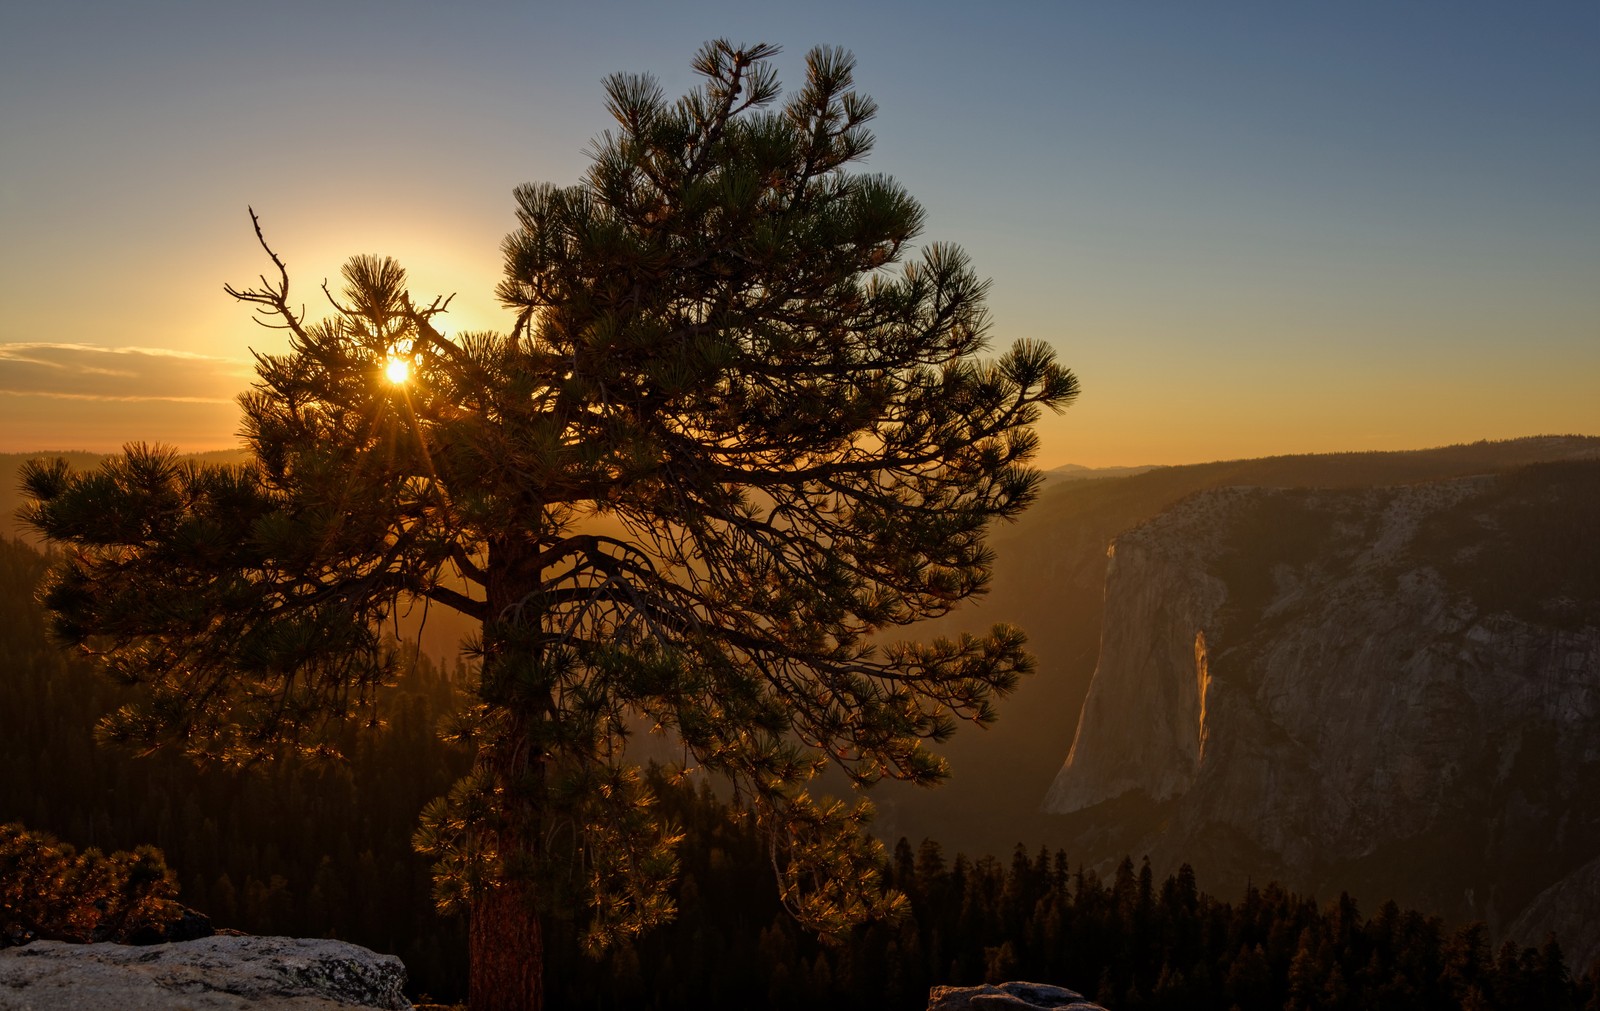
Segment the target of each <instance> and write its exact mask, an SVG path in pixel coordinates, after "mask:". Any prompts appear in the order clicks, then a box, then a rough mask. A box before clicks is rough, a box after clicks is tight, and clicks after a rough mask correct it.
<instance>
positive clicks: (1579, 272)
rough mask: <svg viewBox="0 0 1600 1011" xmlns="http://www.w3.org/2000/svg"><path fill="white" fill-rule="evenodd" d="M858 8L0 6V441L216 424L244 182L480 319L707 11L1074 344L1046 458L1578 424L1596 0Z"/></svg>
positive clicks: (312, 233) (1582, 414) (1586, 326)
mask: <svg viewBox="0 0 1600 1011" xmlns="http://www.w3.org/2000/svg"><path fill="white" fill-rule="evenodd" d="M862 6H863V7H866V9H864V10H863V9H855V7H854V6H853V5H847V4H842V3H829V2H822V3H807V4H804V5H785V6H782V7H777V6H772V7H763V6H761V5H756V4H749V3H745V4H732V3H709V2H707V3H694V4H635V3H621V2H595V3H588V4H584V5H581V6H580V5H554V4H540V3H527V2H525V3H520V4H512V3H483V4H475V3H467V4H462V5H458V6H455V7H451V8H448V9H447V8H445V7H443V6H442V5H431V4H420V3H403V2H402V3H382V4H379V3H327V4H309V3H276V4H272V5H244V4H231V3H192V4H176V3H168V4H162V3H154V4H142V5H128V4H109V3H74V2H71V0H63V2H58V3H54V4H51V5H48V6H47V5H38V6H37V7H25V6H24V5H20V4H12V5H8V6H7V7H6V9H5V10H4V12H3V13H0V235H4V236H5V241H4V242H3V243H0V304H3V305H4V306H5V307H6V312H5V314H4V316H3V317H0V450H18V449H34V448H63V449H64V448H78V447H85V448H96V449H104V448H113V447H114V446H116V445H118V444H120V443H121V442H122V441H123V440H125V439H129V438H151V439H161V440H164V441H168V442H174V443H177V444H179V445H183V446H189V447H193V448H211V447H214V446H218V445H223V444H227V443H228V442H229V441H230V440H231V437H232V436H231V433H232V431H233V427H234V417H235V411H234V408H233V407H232V404H231V397H232V396H233V394H234V393H235V392H237V391H238V389H240V388H242V386H243V384H244V382H246V381H247V379H248V368H247V365H246V364H245V363H247V360H248V350H247V349H248V348H249V347H252V346H253V347H256V348H257V349H262V350H266V349H272V348H274V347H276V346H277V345H276V344H275V338H274V336H273V335H271V334H268V333H266V332H264V331H260V330H258V329H252V327H251V325H250V323H249V314H248V312H246V311H245V310H244V309H243V308H242V307H240V306H237V305H235V304H233V303H231V302H230V301H229V300H228V299H227V298H226V296H224V295H223V294H222V291H221V286H222V284H223V283H224V282H227V281H233V282H246V281H249V280H250V279H252V278H253V277H254V275H255V274H256V273H257V272H259V270H260V268H261V266H262V264H261V262H259V256H258V253H257V251H256V250H255V249H254V247H253V244H252V241H251V236H250V232H249V222H248V218H247V217H246V214H245V206H246V205H247V204H250V205H254V206H255V207H256V209H257V210H258V211H260V212H261V213H262V216H263V220H264V223H265V226H266V228H267V230H268V235H269V237H270V238H271V239H272V240H273V242H274V244H275V245H276V246H277V247H278V249H279V251H280V252H282V253H283V255H284V256H285V258H286V259H287V260H288V261H289V264H290V266H291V268H292V269H293V270H294V271H295V276H296V280H297V283H298V285H299V290H300V291H301V292H302V293H304V294H305V295H306V298H307V301H308V302H311V303H312V305H313V306H314V305H315V302H314V300H313V299H312V298H311V295H312V294H314V293H315V291H316V285H317V284H318V283H319V282H320V281H321V279H322V278H324V277H329V276H335V275H336V274H337V270H338V266H339V264H340V263H341V262H342V261H343V259H344V258H345V257H346V256H348V255H350V254H353V253H359V252H382V253H387V254H390V255H394V256H396V257H397V258H399V259H400V260H401V261H402V262H404V263H406V264H407V265H408V267H410V268H411V273H412V276H413V280H414V282H415V283H416V286H417V288H418V289H419V290H420V291H422V292H426V293H429V294H431V293H433V292H434V291H436V290H437V291H447V292H448V291H456V292H458V293H459V294H458V297H457V301H456V305H457V307H458V308H459V314H458V316H459V318H458V321H457V325H458V326H461V327H468V326H473V327H476V326H492V325H497V324H498V323H499V322H500V320H501V316H500V313H499V310H498V309H497V307H496V306H495V304H494V300H493V297H492V294H491V291H492V288H493V285H494V283H495V281H496V279H497V274H498V270H499V249H498V245H499V241H500V238H501V237H502V236H503V234H504V233H505V232H506V231H507V230H508V229H509V227H510V225H511V200H510V191H511V189H512V187H513V186H515V185H517V184H519V183H522V182H526V181H535V180H540V181H550V182H556V183H570V182H573V181H575V180H576V179H577V177H578V175H579V173H580V172H581V171H582V170H583V167H584V154H583V152H584V148H585V145H586V144H587V142H588V139H589V138H590V137H592V136H594V135H595V134H596V133H598V132H599V131H600V130H602V129H604V128H605V126H606V121H605V114H604V111H603V109H602V96H601V90H600V81H601V78H602V77H603V76H604V75H606V74H607V73H610V72H612V71H617V70H628V71H650V72H653V73H655V74H656V75H657V76H658V77H659V78H661V80H662V81H663V83H664V85H665V86H666V88H667V89H668V91H669V92H670V93H680V92H681V91H683V90H684V89H686V88H687V87H689V86H690V85H691V84H692V83H693V81H692V75H691V74H690V73H689V71H688V62H689V58H690V56H691V54H692V53H693V51H694V50H695V49H696V48H697V47H698V46H699V44H700V43H701V42H703V41H705V40H706V39H708V38H712V37H717V36H725V37H728V38H730V39H732V40H734V41H748V42H754V41H770V42H776V43H779V44H781V45H783V46H784V47H785V52H784V54H783V55H782V56H781V57H780V58H779V61H778V63H779V68H780V71H781V76H782V78H783V79H784V80H785V81H787V82H794V81H797V80H798V78H799V76H800V69H799V68H800V66H801V63H802V59H803V56H804V53H805V51H806V49H808V48H809V47H811V46H813V45H816V44H836V45H842V46H845V47H846V48H849V49H851V50H852V51H854V52H855V54H856V56H857V57H858V60H859V69H858V74H857V83H858V86H859V88H860V89H861V90H862V91H864V92H866V93H868V94H870V95H872V96H873V97H874V98H875V99H877V101H878V103H879V106H880V110H881V111H880V114H879V118H878V120H877V122H876V124H875V132H876V134H877V136H878V146H877V148H876V150H875V151H874V153H873V155H872V158H871V159H870V161H869V162H868V163H867V165H866V168H868V169H870V170H872V171H881V172H887V173H889V174H892V175H894V176H896V177H897V178H899V179H900V180H901V181H902V182H903V183H904V184H905V185H906V186H907V187H908V188H909V190H910V191H911V192H912V193H913V194H914V195H916V196H917V197H918V198H919V199H920V200H921V201H922V202H923V203H924V205H925V206H926V208H927V211H928V228H927V233H926V237H927V238H928V239H937V240H941V241H954V242H957V243H959V244H961V245H962V246H964V247H965V248H966V249H967V251H968V252H969V253H970V254H971V255H972V257H973V259H974V261H975V262H976V264H977V266H978V269H979V270H980V271H981V272H983V273H984V274H986V275H989V276H991V277H993V278H994V288H993V295H992V301H991V306H992V309H993V311H994V317H995V323H996V328H995V335H994V336H995V340H996V343H997V344H1004V343H1008V342H1009V341H1010V340H1013V339H1016V338H1021V337H1031V338H1042V339H1045V340H1048V341H1050V342H1051V343H1053V344H1054V345H1055V346H1056V347H1057V348H1058V350H1059V352H1060V354H1061V356H1062V358H1063V359H1064V360H1065V361H1066V362H1067V363H1068V364H1070V365H1072V366H1073V367H1074V368H1075V369H1076V370H1077V371H1078V373H1079V376H1080V378H1081V379H1082V381H1083V385H1084V390H1085V392H1084V396H1083V398H1082V401H1081V402H1080V404H1079V405H1078V406H1076V407H1074V408H1072V409H1071V410H1069V411H1068V412H1067V413H1066V414H1064V415H1063V416H1062V417H1060V418H1059V419H1050V420H1048V421H1047V422H1046V425H1045V428H1044V436H1045V443H1044V451H1043V454H1042V460H1041V462H1043V463H1045V464H1047V465H1054V464H1059V463H1066V462H1080V463H1089V464H1112V463H1127V464H1133V463H1149V462H1164V463H1175V462H1188V461H1196V460H1205V459H1216V458H1223V457H1237V456H1254V455H1262V454H1267V453H1278V452H1298V451H1327V450H1338V449H1378V448H1409V447H1418V446H1425V445H1436V444H1440V443H1446V442H1457V441H1470V440H1475V439H1479V438H1507V437H1512V436H1517V435H1527V434H1535V433H1538V432H1552V431H1554V432H1574V431H1576V432H1585V433H1589V434H1594V433H1597V432H1600V395H1596V393H1595V391H1596V390H1597V389H1600V58H1597V54H1600V4H1596V3H1594V2H1592V0H1589V2H1584V3H1561V2H1549V3H1545V2H1539V3H1527V4H1516V5H1511V4H1503V3H1501V4H1487V3H1470V2H1455V3H1442V2H1438V3H1434V2H1416V3H1404V4H1393V3H1373V2H1354V3H1341V4H1320V5H1310V4H1282V3H1273V4H1268V3H1240V2H1225V3H1224V2H1218V3H1192V2H1191V3H1137V4H1134V3H1111V2H1100V3H1056V4H990V5H984V6H983V7H979V6H978V5H972V4H947V3H917V4H911V3H879V4H873V5H870V6H869V5H862ZM134 349H144V350H134ZM151 350H154V351H165V352H175V353H176V354H166V355H163V354H151V353H148V352H149V351H151ZM175 362H182V363H183V367H182V368H177V369H174V368H173V365H174V363H175ZM208 362H209V363H210V366H207V363H208ZM207 367H210V368H211V369H212V374H211V375H210V378H209V379H208V378H207V374H206V368H207ZM108 377H109V379H110V380H111V381H109V382H108ZM119 377H120V378H121V379H125V380H126V390H127V392H122V393H119V392H117V391H118V386H117V382H118V381H119ZM208 384H209V385H208Z"/></svg>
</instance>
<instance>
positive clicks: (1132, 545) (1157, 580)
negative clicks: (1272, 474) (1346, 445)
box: [1045, 463, 1600, 943]
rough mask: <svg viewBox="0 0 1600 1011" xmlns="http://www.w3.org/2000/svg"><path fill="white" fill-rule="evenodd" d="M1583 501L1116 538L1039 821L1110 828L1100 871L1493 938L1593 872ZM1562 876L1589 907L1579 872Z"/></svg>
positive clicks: (1461, 501) (1244, 512) (1579, 490)
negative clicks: (1180, 873) (1384, 914)
mask: <svg viewBox="0 0 1600 1011" xmlns="http://www.w3.org/2000/svg"><path fill="white" fill-rule="evenodd" d="M1596 488H1600V468H1597V466H1596V465H1595V464H1592V463H1585V464H1562V465H1552V466H1549V467H1545V468H1534V469H1530V470H1528V471H1525V472H1518V473H1517V474H1513V475H1503V476H1495V477H1482V478H1468V479H1460V480H1453V481H1444V482H1436V483H1428V484H1419V485H1411V486H1404V487H1398V488H1384V489H1364V490H1355V491H1318V492H1308V491H1286V490H1269V489H1251V488H1228V489H1220V490H1217V491H1212V492H1206V493H1203V494H1200V495H1197V496H1195V497H1193V498H1191V499H1189V500H1187V501H1185V502H1183V503H1180V504H1179V505H1177V506H1175V507H1173V508H1172V509H1170V510H1168V511H1167V512H1166V513H1164V514H1162V515H1161V516H1159V517H1157V518H1156V519H1155V520H1153V521H1151V522H1149V523H1147V524H1145V525H1143V526H1141V527H1139V528H1137V529H1135V530H1133V531H1130V532H1129V533H1127V534H1124V535H1123V536H1121V537H1119V538H1118V539H1117V541H1116V543H1115V545H1114V547H1113V555H1112V558H1111V564H1110V568H1109V571H1108V575H1107V579H1106V603H1105V622H1104V626H1103V630H1102V639H1101V643H1102V645H1101V652H1100V662H1099V666H1098V668H1097V669H1096V672H1095V677H1094V681H1093V683H1092V686H1091V688H1090V692H1089V696H1088V698H1087V700H1086V702H1085V704H1084V707H1083V710H1082V713H1081V716H1080V719H1079V724H1078V731H1077V735H1076V738H1075V740H1074V742H1073V745H1072V749H1071V751H1070V753H1069V755H1068V757H1067V760H1066V763H1065V765H1064V766H1063V767H1062V769H1061V771H1060V773H1059V774H1058V776H1057V777H1056V780H1055V782H1054V783H1053V784H1052V786H1051V788H1050V791H1049V793H1048V795H1047V796H1046V799H1045V808H1046V809H1047V810H1049V811H1052V812H1057V813H1067V812H1077V811H1082V812H1085V813H1084V814H1083V815H1082V816H1081V820H1083V821H1086V822H1098V825H1099V828H1098V829H1097V830H1098V831H1102V832H1104V831H1105V826H1106V825H1107V824H1109V823H1111V822H1115V821H1117V820H1118V819H1123V820H1124V821H1125V822H1126V824H1125V825H1124V826H1123V831H1122V832H1121V834H1120V835H1115V838H1116V847H1115V850H1114V851H1109V850H1108V852H1105V853H1098V854H1095V855H1096V856H1097V857H1098V858H1101V859H1105V860H1107V861H1114V860H1116V859H1119V858H1120V856H1121V854H1122V853H1123V852H1131V853H1132V854H1133V855H1134V856H1135V857H1137V856H1138V855H1139V854H1140V853H1148V854H1149V855H1150V856H1151V860H1152V863H1153V864H1154V865H1155V866H1156V868H1157V870H1158V871H1161V870H1170V869H1172V868H1174V867H1175V866H1176V864H1177V863H1179V862H1182V861H1187V862H1190V863H1193V864H1194V865H1195V866H1196V868H1197V870H1199V871H1200V872H1201V874H1202V876H1203V877H1204V878H1205V880H1206V881H1207V882H1208V884H1209V887H1211V888H1213V889H1218V890H1221V889H1225V888H1229V887H1234V886H1236V885H1242V884H1243V883H1244V882H1245V881H1246V880H1247V879H1252V878H1253V879H1254V880H1256V881H1258V882H1259V881H1262V880H1264V879H1266V878H1269V877H1276V878H1279V879H1280V880H1284V881H1286V882H1287V883H1288V884H1290V885H1291V886H1293V887H1297V888H1300V889H1307V890H1313V891H1316V892H1317V893H1318V894H1320V895H1322V896H1324V897H1331V896H1332V895H1335V894H1337V893H1338V892H1339V891H1340V890H1345V889H1348V890H1350V891H1352V892H1355V893H1356V894H1358V895H1365V896H1367V897H1368V898H1388V897H1393V898H1396V899H1397V900H1399V901H1401V902H1402V903H1403V904H1411V905H1416V906H1420V907H1422V908H1427V909H1432V910H1434V911H1437V912H1441V913H1444V914H1446V915H1449V916H1452V917H1454V918H1458V919H1462V920H1466V919H1484V920H1487V921H1488V922H1489V923H1490V925H1491V927H1492V928H1495V929H1496V930H1498V931H1499V932H1501V933H1505V932H1506V930H1507V927H1508V926H1509V923H1510V920H1511V919H1512V918H1513V917H1514V916H1515V915H1516V914H1517V913H1518V912H1519V911H1521V910H1522V909H1524V908H1525V907H1528V906H1529V904H1530V902H1532V900H1533V899H1534V897H1535V896H1536V895H1538V893H1539V892H1541V891H1542V890H1544V889H1546V888H1548V887H1551V886H1552V885H1554V884H1555V883H1556V882H1557V881H1558V880H1560V879H1563V878H1565V877H1566V876H1567V875H1569V874H1573V873H1574V872H1575V871H1576V870H1577V869H1578V868H1579V867H1581V866H1583V865H1584V864H1587V863H1588V862H1589V861H1590V860H1592V859H1594V858H1596V857H1597V856H1600V593H1596V590H1595V583H1596V569H1597V568H1600V566H1597V565H1596V564H1595V557H1593V556H1596V555H1597V548H1596V547H1595V540H1596V539H1595V535H1594V532H1593V531H1594V527H1593V510H1594V502H1595V501H1600V497H1597V495H1596ZM1130 811H1136V812H1137V817H1133V816H1132V815H1129V814H1128V812H1130ZM1107 834H1112V835H1114V833H1107ZM1086 838H1087V837H1086ZM1087 845H1088V844H1086V846H1087ZM1088 848H1089V849H1090V850H1092V846H1088ZM1084 849H1085V848H1084V847H1079V850H1080V852H1083V851H1084ZM1571 880H1572V882H1573V884H1572V887H1571V888H1569V889H1567V890H1565V891H1562V892H1560V893H1559V894H1561V895H1562V896H1570V895H1571V891H1572V889H1573V888H1581V889H1585V891H1584V894H1583V896H1582V901H1583V902H1586V903H1587V907H1586V908H1587V909H1589V910H1593V909H1596V908H1600V891H1597V890H1596V887H1595V886H1596V883H1597V881H1600V873H1597V874H1591V875H1589V876H1588V877H1583V876H1582V875H1578V876H1576V877H1574V878H1572V879H1571ZM1546 905H1547V906H1548V907H1549V908H1552V909H1553V908H1555V903H1554V902H1553V901H1552V902H1551V903H1546ZM1575 908H1576V907H1575ZM1558 919H1559V917H1558ZM1568 919H1571V918H1568ZM1540 922H1541V923H1542V924H1543V923H1547V922H1549V921H1546V920H1541V921H1540ZM1563 922H1565V921H1563ZM1576 927H1577V924H1576V923H1575V922H1574V923H1566V929H1576ZM1560 932H1561V930H1560V929H1558V934H1559V933H1560ZM1519 939H1520V940H1524V941H1527V942H1530V943H1538V941H1539V940H1541V938H1519Z"/></svg>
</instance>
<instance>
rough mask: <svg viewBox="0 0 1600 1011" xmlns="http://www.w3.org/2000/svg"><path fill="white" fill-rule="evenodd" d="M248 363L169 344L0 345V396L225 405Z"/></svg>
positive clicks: (240, 386) (238, 386) (247, 370)
mask: <svg viewBox="0 0 1600 1011" xmlns="http://www.w3.org/2000/svg"><path fill="white" fill-rule="evenodd" d="M250 375H251V369H250V365H249V363H247V362H243V361H239V360H238V359H233V358H219V357H216V356H213V355H201V354H194V353H193V352H189V351H173V350H170V349H168V348H146V347H120V348H106V347H95V346H93V345H90V344H48V343H15V344H0V394H5V395H8V396H22V397H48V398H50V399H52V400H104V401H116V402H149V401H167V402H172V403H188V404H227V403H232V402H233V398H234V396H235V395H236V394H237V393H238V392H239V391H240V390H242V389H243V388H244V387H245V386H246V385H247V384H248V382H249V379H250Z"/></svg>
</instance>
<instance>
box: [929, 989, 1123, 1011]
mask: <svg viewBox="0 0 1600 1011" xmlns="http://www.w3.org/2000/svg"><path fill="white" fill-rule="evenodd" d="M1046 1008H1048V1009H1061V1011H1105V1008H1103V1007H1101V1006H1100V1005H1099V1004H1095V1003H1093V1002H1091V1001H1088V1000H1085V999H1084V997H1083V994H1081V993H1074V992H1073V991H1071V990H1068V989H1067V988H1065V987H1060V986H1051V985H1049V984H1048V983H998V984H993V985H990V984H985V985H984V986H936V987H934V988H933V989H932V990H930V991H928V1011H1034V1009H1041V1011H1042V1009H1046Z"/></svg>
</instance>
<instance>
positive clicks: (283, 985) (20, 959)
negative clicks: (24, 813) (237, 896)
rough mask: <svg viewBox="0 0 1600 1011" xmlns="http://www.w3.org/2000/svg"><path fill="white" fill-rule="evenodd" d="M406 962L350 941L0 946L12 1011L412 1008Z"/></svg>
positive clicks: (1, 974)
mask: <svg viewBox="0 0 1600 1011" xmlns="http://www.w3.org/2000/svg"><path fill="white" fill-rule="evenodd" d="M405 981H406V970H405V966H404V965H402V964H401V963H400V960H399V959H398V958H395V957H394V956H393V955H379V954H375V953H374V952H371V951H368V950H367V949H366V948H361V947H357V946H356V945H353V944H346V943H344V942H343V941H326V940H305V939H300V938H292V937H209V938H205V939H203V940H197V941H183V942H179V943H174V944H159V945H150V946H145V947H133V946H128V945H120V944H65V943H63V942H60V941H35V942H33V943H32V944H28V945H25V946H23V947H20V948H6V949H4V950H0V1009H4V1011H83V1009H86V1008H118V1009H123V1011H179V1009H187V1011H203V1009H204V1011H211V1009H234V1008H239V1009H244V1008H252V1009H270V1011H276V1009H295V1011H302V1009H303V1011H312V1009H316V1011H324V1009H325V1011H334V1009H343V1008H387V1009H404V1008H410V1007H411V1003H410V1002H409V1001H408V1000H406V998H405V994H404V993H403V992H402V990H403V987H404V986H405Z"/></svg>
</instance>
